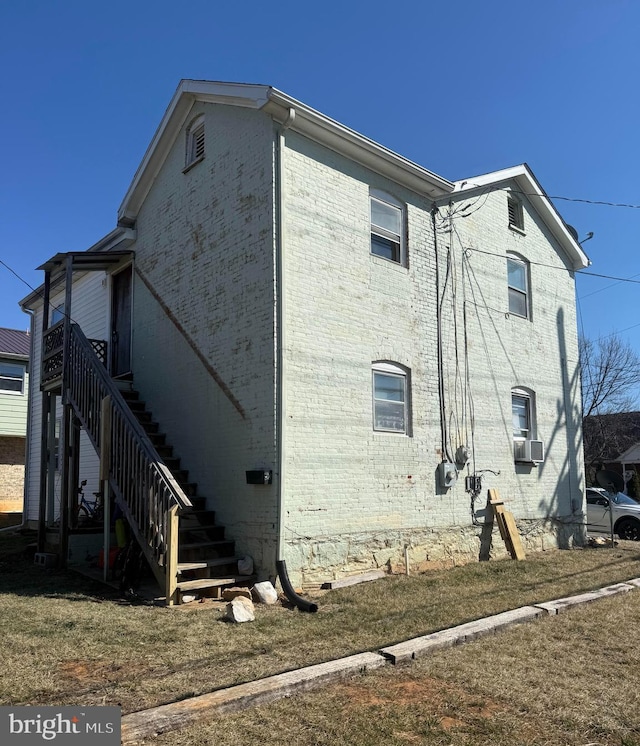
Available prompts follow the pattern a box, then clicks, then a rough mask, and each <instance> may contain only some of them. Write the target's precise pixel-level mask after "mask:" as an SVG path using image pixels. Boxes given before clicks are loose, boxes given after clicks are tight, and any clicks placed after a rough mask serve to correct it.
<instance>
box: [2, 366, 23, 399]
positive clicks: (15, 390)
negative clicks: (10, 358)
mask: <svg viewBox="0 0 640 746" xmlns="http://www.w3.org/2000/svg"><path fill="white" fill-rule="evenodd" d="M25 372H26V367H25V366H24V365H20V364H16V363H5V362H2V361H0V393H3V394H14V395H17V396H20V395H21V394H24V377H25Z"/></svg>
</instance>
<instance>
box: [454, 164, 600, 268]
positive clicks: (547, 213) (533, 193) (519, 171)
mask: <svg viewBox="0 0 640 746" xmlns="http://www.w3.org/2000/svg"><path fill="white" fill-rule="evenodd" d="M507 181H515V182H516V183H517V184H518V187H519V188H520V191H521V192H522V193H523V194H524V195H525V196H526V197H527V199H528V200H529V201H530V202H531V204H532V205H533V206H534V207H535V209H536V211H537V212H538V214H539V215H540V217H541V218H542V219H543V220H544V222H545V224H546V225H547V226H548V228H549V230H550V231H551V233H552V234H553V236H554V237H555V239H556V240H557V241H558V243H559V244H560V245H561V246H562V248H563V249H564V250H565V252H566V253H567V255H568V257H569V258H570V259H571V262H572V264H573V269H574V270H580V269H585V268H586V267H588V266H589V265H590V264H591V261H590V260H589V257H588V256H587V255H586V254H585V253H584V251H583V250H582V247H581V246H580V244H579V243H578V242H577V241H576V240H575V238H574V237H573V236H572V235H571V233H569V231H568V230H567V226H566V223H565V222H564V220H563V219H562V218H561V217H560V213H559V212H558V211H557V210H556V208H555V206H554V205H553V203H552V202H551V200H550V199H549V197H547V195H546V194H545V192H544V190H543V189H542V187H541V186H540V184H539V182H538V180H537V179H536V178H535V176H534V175H533V172H532V171H531V169H530V168H529V167H528V166H527V164H526V163H523V164H521V165H519V166H512V167H511V168H505V169H502V170H501V171H493V172H491V173H488V174H482V175H481V176H474V177H473V178H469V179H461V180H460V181H456V182H455V184H454V193H456V194H459V193H461V192H472V191H477V190H481V189H483V188H486V187H497V186H498V185H499V184H502V183H505V182H507Z"/></svg>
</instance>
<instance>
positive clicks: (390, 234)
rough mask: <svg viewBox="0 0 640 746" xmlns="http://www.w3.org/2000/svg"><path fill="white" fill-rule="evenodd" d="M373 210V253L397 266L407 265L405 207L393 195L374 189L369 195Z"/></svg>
mask: <svg viewBox="0 0 640 746" xmlns="http://www.w3.org/2000/svg"><path fill="white" fill-rule="evenodd" d="M369 204H370V210H371V253H372V254H375V255H376V256H381V257H382V258H383V259H388V260H389V261H391V262H396V263H397V264H404V263H405V256H406V236H405V229H404V206H403V205H402V203H401V202H398V200H396V199H394V198H393V197H392V196H391V195H389V194H385V193H384V192H379V191H378V190H374V189H372V190H371V191H370V193H369Z"/></svg>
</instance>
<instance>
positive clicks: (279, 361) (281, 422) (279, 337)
mask: <svg viewBox="0 0 640 746" xmlns="http://www.w3.org/2000/svg"><path fill="white" fill-rule="evenodd" d="M295 118H296V111H295V109H294V108H293V107H291V108H290V109H289V114H288V116H287V118H286V120H285V121H284V123H283V124H282V125H281V126H280V127H279V128H278V130H277V137H276V154H275V156H276V157H275V177H276V178H275V190H276V194H275V203H276V204H275V208H276V215H275V218H276V220H275V234H276V246H275V254H276V256H275V281H276V366H277V367H276V378H277V380H276V423H277V424H276V427H277V430H276V451H277V461H278V508H277V510H278V524H277V531H278V534H277V536H276V571H277V574H278V578H279V579H280V584H281V585H282V590H283V591H284V593H285V595H286V597H287V598H288V599H289V601H291V603H292V604H294V605H295V606H297V607H298V609H300V611H317V610H318V607H317V605H316V604H313V603H310V602H309V601H307V600H306V599H304V598H302V596H300V595H298V594H297V593H296V592H295V590H294V588H293V586H292V585H291V581H290V580H289V575H288V574H287V565H286V563H285V560H284V546H283V536H284V528H285V526H284V520H285V515H284V497H285V457H286V454H285V447H284V431H285V423H286V406H285V394H286V391H285V375H284V367H285V354H284V346H285V329H284V324H285V318H286V299H285V292H284V278H285V271H284V247H285V234H284V184H283V180H284V170H283V167H282V161H283V154H284V149H285V131H286V130H287V129H288V128H289V127H290V126H291V125H292V124H293V122H294V120H295Z"/></svg>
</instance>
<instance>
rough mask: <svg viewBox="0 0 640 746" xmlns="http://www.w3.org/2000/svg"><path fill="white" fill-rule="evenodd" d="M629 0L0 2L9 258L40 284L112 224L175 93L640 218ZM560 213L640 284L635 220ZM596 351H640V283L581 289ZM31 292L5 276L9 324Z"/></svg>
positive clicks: (634, 25)
mask: <svg viewBox="0 0 640 746" xmlns="http://www.w3.org/2000/svg"><path fill="white" fill-rule="evenodd" d="M639 29H640V2H637V0H538V2H536V3H519V2H513V0H508V1H507V0H484V1H483V2H478V1H477V0H473V1H471V0H458V1H457V2H433V1H431V2H430V1H429V0H414V1H413V2H408V1H407V0H396V2H394V3H391V4H389V3H384V4H383V3H378V2H376V1H375V0H369V1H368V2H361V1H360V0H342V2H335V1H334V0H325V2H323V3H317V4H307V3H300V2H295V3H294V2H288V0H282V1H281V2H279V3H275V4H274V3H265V2H254V1H253V0H245V2H238V3H235V4H232V3H222V2H213V1H212V0H208V1H206V2H205V1H202V0H191V1H190V2H189V3H182V4H178V3H175V2H165V0H154V1H153V2H151V0H141V1H139V2H136V0H129V1H128V2H122V1H121V0H109V2H99V1H98V2H96V1H94V2H91V1H90V0H89V1H88V0H83V2H78V1H77V0H58V1H57V2H51V0H39V1H37V2H36V1H34V0H23V1H22V2H20V3H18V2H11V3H10V2H4V3H2V4H1V5H0V69H1V70H2V77H1V78H0V94H1V100H2V102H3V107H2V110H3V116H2V117H0V164H1V169H0V260H1V261H2V262H4V263H5V264H6V265H8V266H9V267H11V268H12V269H13V270H14V271H15V272H16V273H17V274H19V275H20V276H21V277H22V278H24V280H26V281H27V282H28V283H29V284H31V285H34V286H35V285H38V284H39V283H40V282H41V281H42V274H41V273H39V272H37V271H36V269H35V268H36V267H37V266H38V265H40V264H41V263H42V262H44V261H45V260H46V259H47V258H49V257H50V256H51V255H52V254H54V253H56V252H59V251H80V250H84V249H86V248H88V247H89V246H90V245H91V244H92V243H94V242H95V241H97V240H98V239H99V238H101V237H102V236H103V235H105V234H106V233H108V232H109V231H110V230H112V229H113V228H114V227H115V221H116V211H117V208H118V206H119V204H120V202H121V200H122V197H123V196H124V194H125V192H126V190H127V187H128V185H129V182H130V181H131V178H132V177H133V174H134V172H135V170H136V168H137V166H138V164H139V162H140V160H141V158H142V156H143V154H144V151H145V149H146V147H147V145H148V143H149V141H150V139H151V137H152V136H153V133H154V131H155V128H156V126H157V125H158V123H159V121H160V118H161V117H162V114H163V113H164V110H165V108H166V106H167V104H168V103H169V100H170V98H171V96H172V95H173V92H174V90H175V88H176V86H177V84H178V82H179V80H180V79H181V78H202V79H211V80H230V81H240V82H250V83H265V84H269V85H273V86H275V87H277V88H280V89H281V90H284V91H286V92H287V93H289V94H291V95H292V96H295V97H296V98H298V99H300V100H302V101H304V102H305V103H307V104H309V105H310V106H313V107H314V108H316V109H318V110H320V111H322V112H323V113H325V114H327V115H329V116H331V117H333V118H335V119H338V120H339V121H341V122H343V123H344V124H346V125H348V126H350V127H352V128H354V129H356V130H358V131H360V132H362V133H364V134H365V135H367V136H369V137H371V138H373V139H374V140H376V141H378V142H380V143H382V144H384V145H386V146H387V147H389V148H392V149H393V150H396V151H397V152H399V153H401V154H402V155H404V156H406V157H408V158H410V159H412V160H414V161H416V162H418V163H420V164H421V165H423V166H425V167H426V168H428V169H430V170H432V171H435V172H436V173H438V174H440V175H442V176H444V177H446V178H449V179H452V180H453V179H460V178H464V177H468V176H474V175H477V174H481V173H486V172H488V171H493V170H497V169H501V168H505V167H508V166H511V165H515V164H518V163H522V162H525V161H526V162H527V163H528V164H529V165H530V167H531V168H532V169H533V171H534V173H535V174H536V176H537V177H538V179H539V181H540V182H541V183H542V185H543V187H544V188H545V189H546V191H547V193H548V194H549V195H551V196H557V197H568V198H571V199H573V200H592V201H604V202H615V203H625V204H633V205H640V181H639V180H638V178H637V175H636V171H635V169H636V167H637V165H636V160H637V147H636V140H637V136H638V123H639V122H640V95H639V91H640V85H639V81H638V77H639V72H640V45H639V44H638V30H639ZM555 204H556V206H557V207H558V209H559V210H560V212H561V213H562V215H563V216H564V218H565V219H566V220H567V222H569V223H571V224H573V225H574V226H575V227H576V228H577V230H578V232H579V235H580V237H581V238H583V237H584V236H586V234H587V232H589V231H593V232H594V238H593V239H592V240H591V241H589V242H588V243H586V244H585V246H584V249H585V251H586V252H587V253H588V255H589V256H590V258H591V259H592V262H593V266H592V267H591V268H590V270H589V271H591V272H595V273H599V274H603V275H610V276H614V277H623V278H634V279H635V280H636V282H640V260H639V258H638V240H639V239H638V237H639V234H640V209H634V208H624V207H610V206H604V205H595V204H588V203H586V202H578V201H571V200H560V199H558V200H556V201H555ZM577 289H578V296H579V309H580V318H581V320H580V323H581V326H582V329H583V331H584V333H586V334H587V336H589V337H592V338H596V337H598V336H603V335H607V334H610V333H611V332H614V331H618V332H620V334H621V336H622V338H623V339H625V340H628V341H629V342H630V343H631V344H632V345H633V347H634V348H635V349H636V350H638V351H639V352H640V318H639V317H640V313H639V312H638V306H639V305H640V304H639V303H638V297H639V292H640V285H638V284H634V283H627V282H616V281H614V280H610V279H605V278H601V277H593V276H582V277H579V278H578V280H577ZM28 292H29V288H28V287H26V286H25V285H24V284H23V283H22V282H20V281H19V280H18V279H17V278H16V277H15V276H14V275H13V274H11V272H9V270H8V269H6V267H4V266H2V265H0V326H7V327H11V328H24V329H26V328H27V323H28V319H27V317H26V316H25V315H24V314H23V313H22V312H21V311H20V310H19V308H18V305H17V304H18V301H19V300H20V298H22V297H24V295H26V294H27V293H28Z"/></svg>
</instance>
